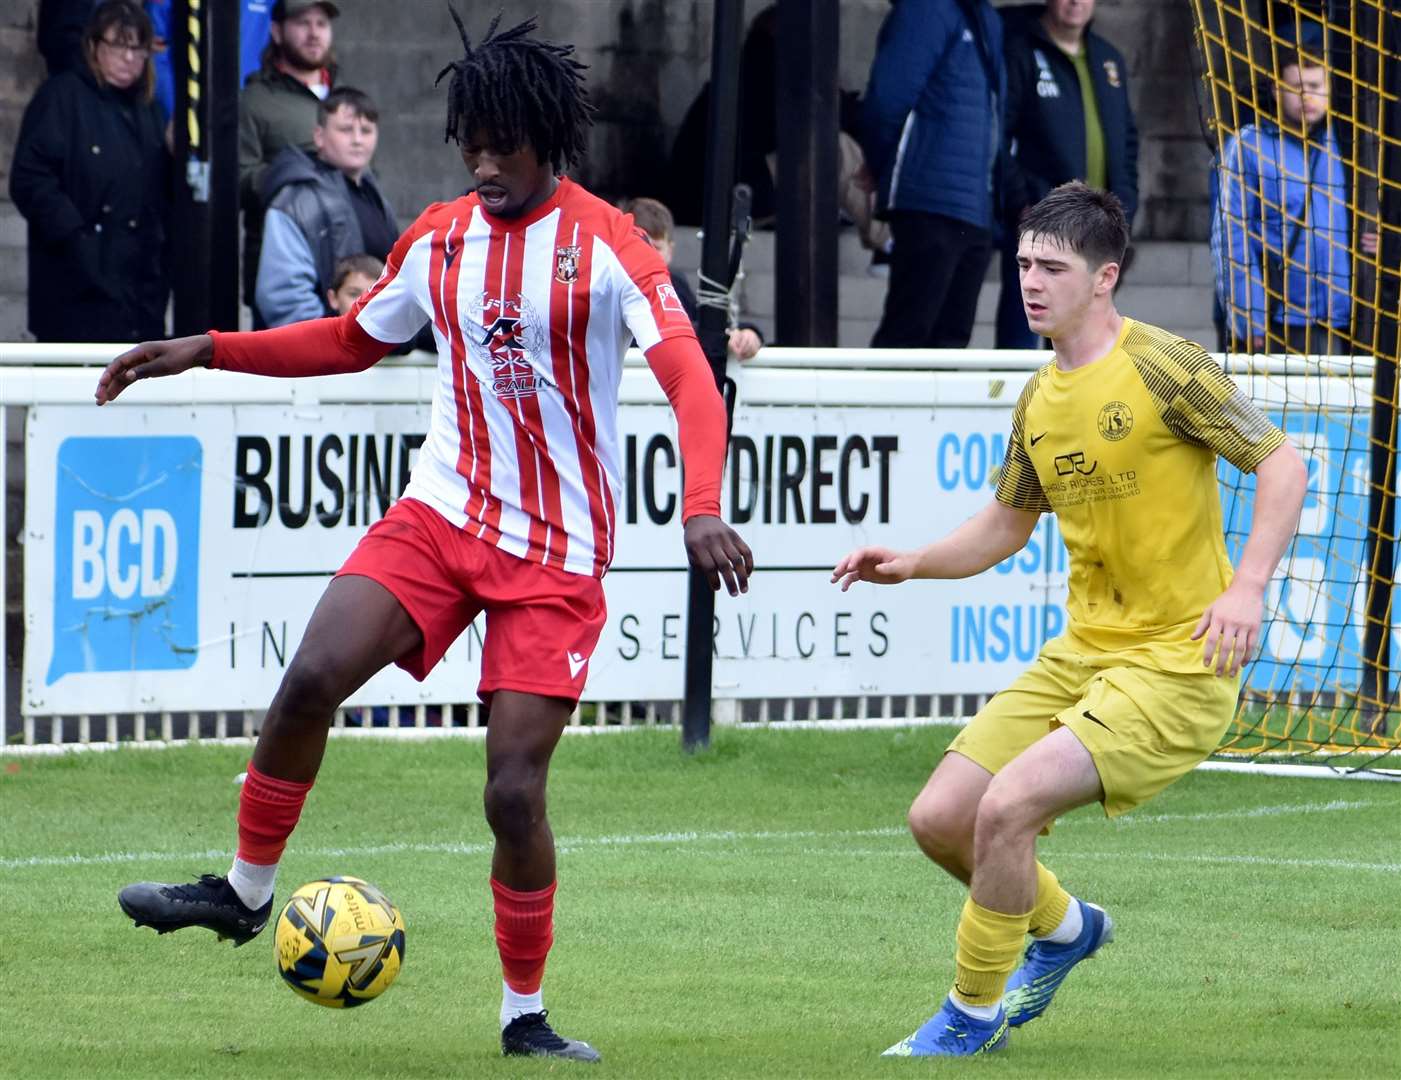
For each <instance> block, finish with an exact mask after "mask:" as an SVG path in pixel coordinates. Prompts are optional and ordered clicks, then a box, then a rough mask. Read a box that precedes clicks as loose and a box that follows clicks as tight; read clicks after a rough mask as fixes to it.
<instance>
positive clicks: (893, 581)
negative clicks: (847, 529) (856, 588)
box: [832, 547, 916, 592]
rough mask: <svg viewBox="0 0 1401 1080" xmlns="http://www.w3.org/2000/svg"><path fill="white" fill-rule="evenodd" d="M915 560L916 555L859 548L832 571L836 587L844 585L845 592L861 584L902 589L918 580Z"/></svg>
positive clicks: (880, 548) (877, 548)
mask: <svg viewBox="0 0 1401 1080" xmlns="http://www.w3.org/2000/svg"><path fill="white" fill-rule="evenodd" d="M915 559H916V555H915V553H914V552H912V551H909V552H901V551H895V550H892V549H891V548H883V547H863V548H857V549H856V550H855V551H853V552H852V553H851V554H850V555H847V556H845V557H844V558H843V559H842V560H841V561H840V562H838V563H837V565H836V566H834V567H833V568H832V584H833V585H836V584H838V583H840V584H841V587H842V592H846V591H847V589H849V588H851V586H852V583H853V582H857V581H871V582H874V583H875V584H877V585H898V584H900V582H902V581H908V580H909V579H910V578H911V577H912V576H914V572H915Z"/></svg>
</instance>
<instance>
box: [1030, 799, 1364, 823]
mask: <svg viewBox="0 0 1401 1080" xmlns="http://www.w3.org/2000/svg"><path fill="white" fill-rule="evenodd" d="M1371 805H1372V804H1371V802H1348V801H1346V800H1344V799H1334V800H1333V801H1332V802H1326V803H1283V804H1281V805H1279V806H1252V807H1247V808H1245V809H1241V810H1206V811H1203V812H1201V813H1197V814H1129V815H1127V816H1126V817H1117V818H1114V819H1113V822H1112V823H1113V824H1114V825H1116V826H1118V827H1119V828H1123V827H1125V826H1128V825H1157V824H1160V823H1162V822H1166V821H1224V820H1227V819H1231V818H1261V817H1276V816H1278V815H1280V814H1327V813H1332V812H1333V811H1336V810H1360V809H1362V808H1363V807H1364V806H1371ZM1065 824H1067V825H1069V824H1079V822H1073V823H1072V822H1065ZM1059 827H1060V826H1059V825H1058V826H1057V828H1059Z"/></svg>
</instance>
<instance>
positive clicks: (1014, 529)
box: [832, 499, 1041, 592]
mask: <svg viewBox="0 0 1401 1080" xmlns="http://www.w3.org/2000/svg"><path fill="white" fill-rule="evenodd" d="M1040 517H1041V515H1040V514H1039V513H1038V512H1036V511H1033V510H1018V509H1016V508H1015V507H1011V506H1007V505H1006V504H1005V503H1000V502H998V501H997V500H996V499H994V500H993V501H992V502H990V503H988V504H987V505H986V506H985V507H983V508H982V509H981V510H979V511H978V512H977V513H976V514H974V515H973V516H972V517H971V518H969V519H968V520H967V521H965V522H964V523H963V524H962V525H960V526H959V527H958V528H956V529H954V531H953V532H951V533H949V534H948V536H945V537H944V538H943V539H941V540H936V541H934V543H932V544H929V545H927V546H925V547H922V548H920V549H919V550H918V551H905V552H901V551H895V550H894V549H892V548H886V547H861V548H857V549H856V550H855V551H853V552H851V553H850V554H849V555H846V556H845V557H843V558H842V559H841V560H840V561H839V562H838V563H837V565H836V566H835V567H833V568H832V584H834V585H840V586H841V589H842V592H846V591H847V589H849V588H851V586H852V585H853V584H854V583H855V582H858V581H870V582H873V583H875V584H877V585H896V584H898V583H899V582H902V581H908V580H909V579H910V578H966V577H972V576H973V575H974V574H981V573H982V572H983V571H984V570H987V569H989V568H991V567H994V566H996V565H997V564H998V563H1000V562H1001V561H1002V560H1003V559H1005V558H1007V556H1009V555H1015V554H1016V553H1017V552H1018V551H1020V550H1021V549H1022V548H1024V547H1025V546H1026V542H1027V540H1028V539H1029V538H1030V537H1031V531H1032V530H1033V529H1035V528H1036V522H1037V521H1038V520H1040Z"/></svg>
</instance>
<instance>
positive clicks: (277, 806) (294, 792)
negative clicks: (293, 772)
mask: <svg viewBox="0 0 1401 1080" xmlns="http://www.w3.org/2000/svg"><path fill="white" fill-rule="evenodd" d="M310 790H311V784H310V783H305V784H302V783H298V782H297V781H295V780H279V779H277V778H276V777H273V776H265V775H264V774H263V773H260V772H259V771H258V770H257V769H255V768H253V766H252V765H251V764H250V765H249V766H248V775H247V777H246V778H245V779H244V781H243V791H242V792H241V793H240V794H239V797H238V857H239V858H240V859H242V860H243V861H244V862H250V863H256V864H257V865H259V866H273V865H275V864H276V863H277V862H278V861H279V860H280V859H281V858H282V849H283V848H285V847H286V846H287V837H289V836H291V835H292V830H293V829H295V828H296V827H297V819H298V818H299V817H301V816H302V804H303V803H304V802H306V794H307V792H308V791H310Z"/></svg>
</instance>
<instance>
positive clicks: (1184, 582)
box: [997, 319, 1285, 672]
mask: <svg viewBox="0 0 1401 1080" xmlns="http://www.w3.org/2000/svg"><path fill="white" fill-rule="evenodd" d="M1284 440H1285V436H1284V433H1283V432H1282V431H1280V429H1279V428H1277V427H1276V426H1275V425H1274V424H1272V423H1270V421H1269V420H1268V419H1267V418H1266V417H1265V415H1264V414H1263V413H1262V412H1261V411H1260V410H1259V409H1258V408H1256V406H1255V405H1254V403H1252V402H1251V401H1250V399H1249V398H1248V397H1247V396H1246V395H1245V393H1244V392H1243V391H1242V390H1241V389H1240V388H1239V387H1238V386H1237V385H1236V383H1235V382H1234V381H1233V380H1232V379H1231V378H1230V377H1229V376H1228V375H1227V374H1226V373H1225V372H1224V371H1222V370H1221V367H1220V366H1219V365H1218V364H1217V363H1216V361H1214V360H1213V359H1212V358H1211V357H1210V356H1209V355H1208V354H1207V353H1206V352H1205V351H1204V350H1203V349H1202V348H1201V346H1200V345H1195V344H1193V343H1192V342H1190V341H1185V340H1183V339H1182V338H1179V337H1176V336H1175V335H1173V334H1169V333H1168V332H1167V331H1165V330H1160V329H1158V328H1157V327H1154V326H1148V325H1146V324H1144V323H1140V322H1136V321H1134V320H1132V319H1125V320H1124V325H1123V328H1122V330H1121V331H1120V332H1119V337H1118V340H1117V341H1116V342H1115V343H1114V348H1113V349H1111V350H1110V351H1109V353H1108V354H1107V355H1105V356H1103V357H1101V358H1100V359H1098V360H1096V361H1094V362H1093V363H1090V364H1086V365H1085V366H1083V367H1079V368H1076V369H1075V370H1073V371H1062V370H1060V369H1059V368H1057V367H1056V365H1055V362H1054V361H1052V362H1051V363H1049V364H1047V365H1046V366H1045V367H1043V368H1041V369H1040V370H1039V371H1037V372H1036V374H1035V375H1033V376H1032V377H1031V379H1030V380H1029V381H1028V382H1027V384H1026V387H1025V389H1024V390H1023V391H1022V394H1021V397H1020V399H1019V400H1018V401H1017V407H1016V409H1015V411H1014V412H1013V414H1012V437H1011V440H1010V442H1009V444H1008V447H1007V459H1006V462H1005V463H1004V465H1003V471H1002V476H1001V477H1000V478H999V481H998V485H997V499H998V501H999V502H1002V503H1004V504H1006V505H1008V506H1012V507H1015V508H1017V509H1020V510H1035V511H1042V512H1044V511H1052V512H1054V513H1055V515H1056V517H1057V519H1058V520H1059V523H1060V530H1061V534H1062V536H1064V538H1065V546H1066V548H1067V549H1068V551H1069V553H1070V596H1069V599H1068V601H1067V605H1066V606H1067V609H1068V613H1069V623H1068V629H1067V631H1066V636H1067V639H1068V644H1070V645H1072V646H1074V647H1076V648H1078V649H1080V650H1082V651H1085V652H1090V653H1114V654H1118V655H1122V657H1123V659H1124V662H1125V663H1128V664H1135V665H1139V666H1142V667H1147V668H1152V669H1155V670H1158V671H1175V672H1200V671H1201V670H1202V643H1201V642H1200V641H1192V640H1191V633H1192V630H1193V629H1194V628H1195V627H1196V624H1197V622H1198V620H1199V619H1200V618H1201V616H1202V612H1203V611H1205V610H1206V608H1207V607H1208V606H1209V605H1210V604H1211V602H1212V601H1213V600H1215V599H1216V598H1217V597H1218V596H1219V595H1220V594H1221V593H1222V591H1223V590H1224V589H1225V588H1226V586H1227V585H1229V584H1230V582H1231V574H1232V570H1231V564H1230V561H1229V560H1228V559H1227V557H1226V542H1225V538H1224V536H1223V534H1222V525H1221V496H1220V491H1219V487H1218V484H1217V479H1216V455H1217V454H1220V455H1221V456H1222V457H1224V458H1226V460H1228V461H1230V462H1231V464H1233V465H1235V466H1236V467H1237V468H1239V469H1241V470H1242V471H1244V472H1254V471H1255V467H1256V466H1257V465H1259V464H1260V462H1261V461H1263V460H1264V459H1265V458H1266V457H1268V456H1269V455H1270V454H1271V453H1273V452H1274V451H1275V450H1276V449H1278V448H1279V447H1280V446H1281V445H1282V444H1283V443H1284Z"/></svg>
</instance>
